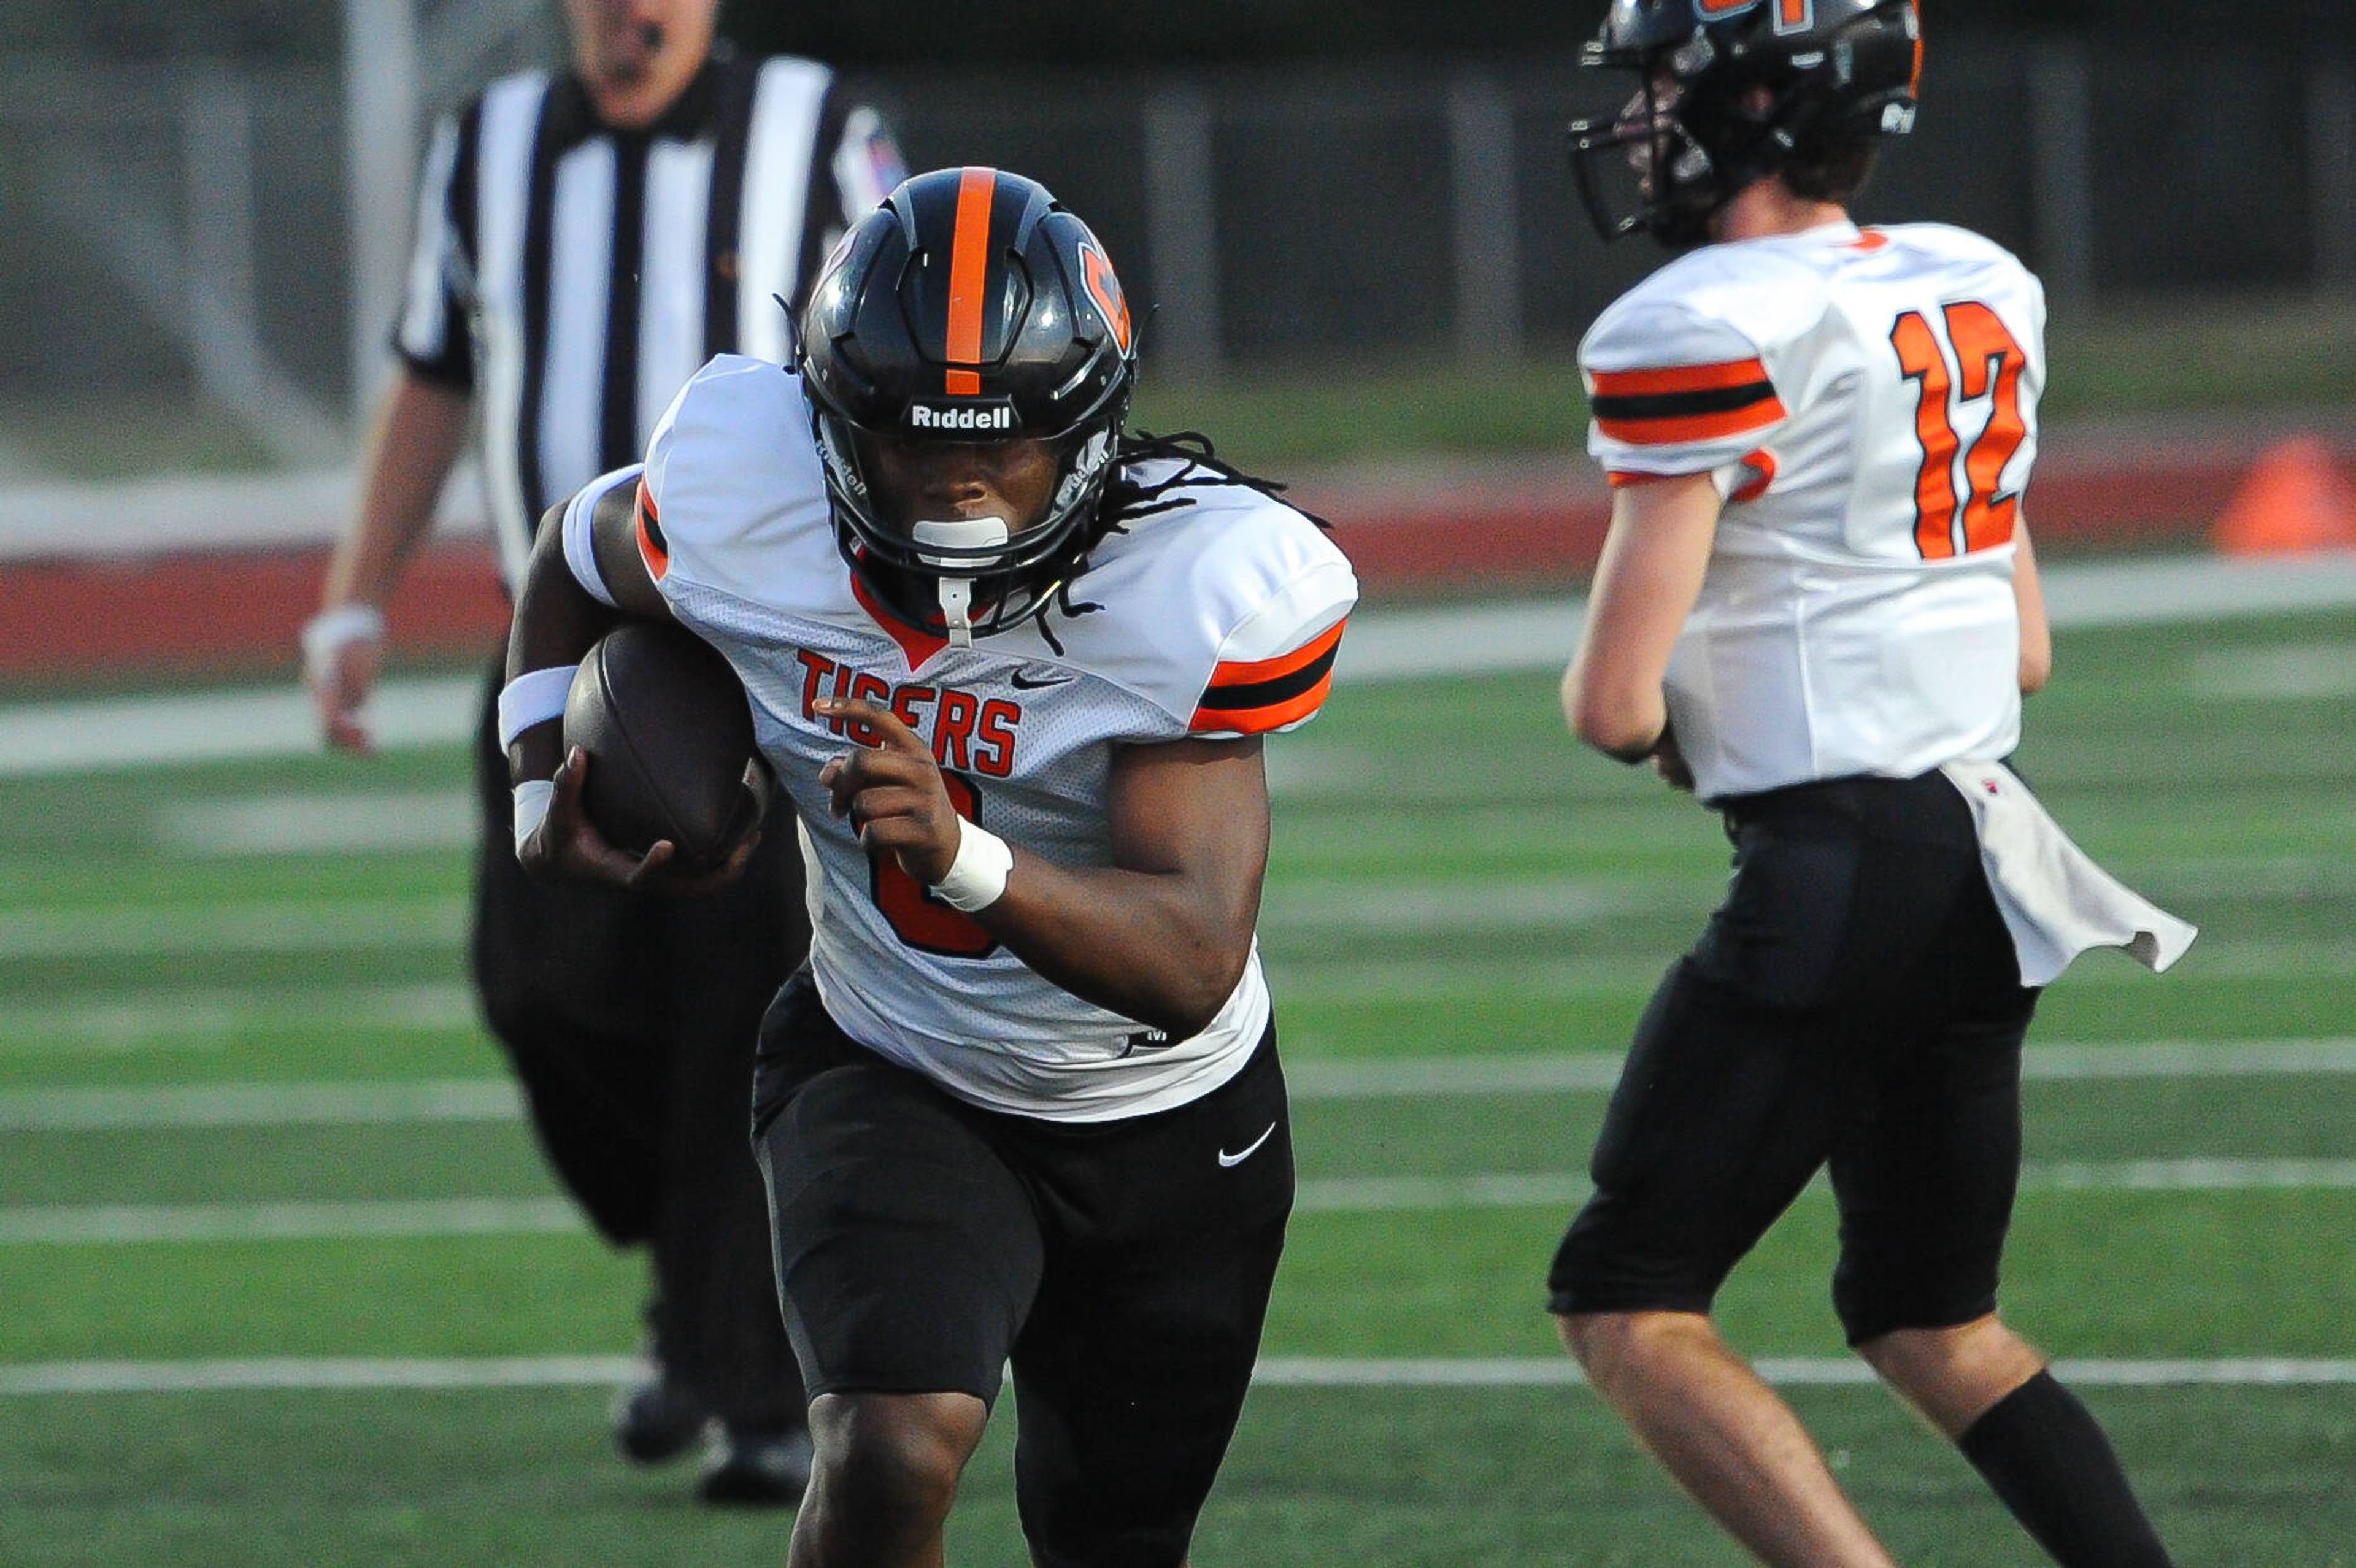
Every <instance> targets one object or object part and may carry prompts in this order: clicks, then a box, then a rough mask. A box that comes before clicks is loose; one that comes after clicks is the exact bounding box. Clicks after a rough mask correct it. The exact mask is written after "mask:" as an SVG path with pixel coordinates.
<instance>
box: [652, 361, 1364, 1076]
mask: <svg viewBox="0 0 2356 1568" xmlns="http://www.w3.org/2000/svg"><path fill="white" fill-rule="evenodd" d="M1183 466H1184V465H1183V464H1180V463H1179V462H1177V461H1176V460H1172V459H1160V460H1151V465H1150V467H1149V470H1148V472H1147V473H1146V474H1144V475H1141V477H1142V478H1146V479H1149V480H1151V479H1167V478H1170V477H1173V476H1174V475H1178V474H1179V473H1180V472H1181V470H1182V469H1183ZM1196 472H1197V473H1199V474H1200V476H1201V479H1202V480H1203V481H1204V482H1203V483H1199V484H1189V485H1183V487H1181V488H1179V489H1176V490H1173V491H1172V492H1171V495H1172V496H1173V497H1175V496H1181V495H1183V496H1185V497H1186V499H1187V500H1188V502H1189V503H1191V504H1189V505H1184V506H1180V507H1175V508H1173V509H1171V510H1168V511H1162V512H1157V513H1155V514H1153V515H1151V516H1148V517H1138V518H1136V519H1134V520H1133V521H1131V522H1130V523H1129V524H1128V525H1127V526H1126V529H1125V531H1116V532H1114V533H1111V534H1108V536H1107V537H1106V539H1104V541H1103V542H1102V543H1101V544H1100V545H1098V547H1097V549H1096V550H1095V551H1094V553H1093V556H1092V558H1091V563H1090V566H1089V568H1088V570H1087V572H1086V573H1085V574H1084V575H1083V576H1081V577H1080V578H1078V579H1077V580H1076V581H1074V582H1073V583H1072V585H1071V594H1070V597H1071V600H1072V601H1073V603H1075V604H1093V605H1096V606H1098V608H1096V609H1094V610H1090V611H1088V612H1087V613H1080V614H1066V613H1062V612H1061V611H1058V610H1050V611H1049V612H1048V615H1049V621H1048V624H1047V625H1046V627H1045V628H1044V630H1043V628H1042V627H1041V625H1040V624H1038V623H1037V622H1032V623H1028V624H1024V625H1022V626H1020V627H1016V628H1013V629H1012V630H1009V631H1006V632H1002V633H998V634H995V635H991V636H987V637H982V638H980V639H977V640H976V642H975V643H974V645H973V646H971V647H970V648H958V647H952V646H949V645H947V644H946V643H945V642H943V641H942V639H941V638H939V637H937V636H936V635H932V634H931V633H929V632H927V631H925V630H921V629H918V628H915V627H911V626H908V625H905V624H902V623H901V622H899V621H898V620H896V619H894V617H893V616H892V615H891V614H890V613H887V612H886V611H884V610H883V608H882V607H881V606H879V605H877V604H875V603H873V601H871V600H870V599H869V597H868V596H867V595H866V593H865V592H863V590H862V589H861V588H860V587H858V586H857V585H856V583H855V581H854V580H853V579H852V578H851V574H850V572H849V571H848V569H847V568H846V567H845V566H844V564H843V561H842V559H841V555H840V554H839V553H838V550H837V548H836V543H835V534H834V525H833V522H832V519H831V517H830V513H829V510H828V506H827V498H826V491H825V487H824V484H823V482H822V480H821V477H820V472H819V456H818V453H817V451H816V448H815V446H814V445H813V443H812V437H811V432H810V421H809V411H808V409H807V407H806V405H805V403H804V401H803V397H802V390H801V386H800V383H799V382H798V380H797V379H795V377H794V375H793V374H792V372H791V371H789V370H786V369H783V368H779V367H777V366H776V365H772V364H768V363H765V362H762V361H757V360H753V359H746V358H739V357H733V356H723V357H720V358H717V359H714V360H713V361H712V363H711V364H709V365H707V366H706V367H704V368H703V369H702V370H701V371H700V372H698V373H697V375H696V376H695V378H694V379H692V380H691V381H690V382H689V383H688V384H687V386H686V388H685V389H683V390H682V391H681V392H680V395H679V398H678V400H676V401H675V402H674V403H673V404H672V405H671V409H670V411H669V413H668V414H667V415H666V416H665V417H664V419H663V421H662V422H661V424H660V425H659V427H658V428H657V430H656V432H655V435H654V439H653V441H652V443H650V445H649V446H648V456H647V462H646V464H645V466H644V470H643V473H642V474H639V473H636V472H634V471H630V470H625V471H623V473H622V474H620V475H615V476H613V481H614V482H623V483H626V482H628V481H629V480H631V479H637V480H638V481H639V491H638V506H639V518H638V526H639V547H640V550H641V552H642V553H643V554H644V555H645V557H646V560H647V563H648V568H649V570H650V571H652V572H653V574H654V576H655V579H656V581H657V582H658V583H659V585H660V587H661V591H662V593H663V596H664V598H665V599H666V600H667V601H668V602H669V604H670V607H671V609H672V612H673V613H675V614H676V615H677V616H678V617H679V619H680V621H681V622H683V623H685V624H687V625H688V626H690V627H691V628H692V629H693V630H694V631H696V632H697V633H699V634H700V635H702V636H703V637H704V638H705V639H706V640H708V641H709V642H711V643H712V645H714V646H715V647H717V648H719V649H720V651H721V652H722V653H723V654H725V655H726V656H727V657H728V659H729V662H730V663H731V664H732V665H734V667H735V669H736V672H737V674H738V675H739V676H740V677H742V678H743V680H744V688H745V690H746V692H747V693H748V694H749V695H750V696H751V699H752V704H753V716H754V726H755V733H756V735H757V736H758V738H759V741H760V744H761V749H762V751H763V752H765V753H766V756H767V757H768V760H769V762H770V763H772V764H773V765H774V766H775V768H776V773H777V777H778V780H779V782H780V783H781V784H782V785H783V787H784V788H785V790H786V792H787V794H788V795H791V797H792V799H793V803H794V805H795V807H796V808H797V810H798V814H799V816H800V818H801V832H802V851H803V857H804V859H805V861H806V862H807V865H808V869H809V906H810V924H811V927H812V930H813V932H814V933H815V934H814V938H813V941H812V944H811V949H810V961H811V965H812V968H813V970H814V972H815V976H816V978H817V981H818V987H819V996H820V997H821V998H822V999H823V1000H824V1002H825V1004H826V1008H827V1010H828V1012H829V1013H830V1015H831V1016H832V1017H833V1018H834V1019H835V1021H836V1022H838V1023H839V1024H841V1026H842V1028H843V1029H844V1030H845V1031H846V1032H848V1033H849V1034H850V1035H851V1037H852V1038H853V1039H855V1040H859V1041H861V1042H862V1044H865V1045H867V1046H868V1047H870V1048H871V1049H873V1050H874V1051H877V1052H879V1053H881V1054H882V1055H883V1056H885V1057H887V1058H889V1059H891V1060H893V1061H898V1062H900V1063H902V1064H904V1065H905V1066H908V1067H910V1068H913V1069H915V1070H916V1071H918V1072H923V1073H925V1074H926V1076H928V1077H930V1078H931V1079H933V1080H934V1081H936V1082H937V1083H940V1084H941V1086H942V1087H943V1088H945V1089H947V1090H948V1091H949V1092H950V1093H955V1094H957V1095H958V1096H959V1097H960V1098H963V1099H965V1100H968V1101H969V1102H971V1103H973V1104H979V1105H982V1106H985V1107H988V1108H990V1109H991V1110H998V1111H1008V1112H1014V1113H1018V1114H1021V1115H1032V1116H1041V1117H1047V1118H1051V1119H1055V1120H1059V1121H1075V1122H1091V1121H1103V1120H1108V1119H1111V1118H1115V1117H1122V1116H1133V1115H1142V1114H1144V1113H1147V1112H1151V1111H1157V1110H1162V1109H1165V1108H1168V1107H1170V1106H1173V1105H1178V1104H1185V1103H1186V1102H1188V1101H1190V1100H1193V1099H1195V1098H1197V1097H1199V1096H1200V1095H1203V1094H1205V1093H1209V1092H1210V1091H1211V1090H1213V1089H1215V1088H1216V1087H1218V1085H1219V1084H1221V1083H1225V1082H1226V1080H1227V1079H1228V1078H1230V1077H1231V1076H1233V1075H1234V1074H1235V1073H1236V1072H1237V1071H1239V1070H1240V1069H1241V1068H1242V1066H1243V1064H1244V1062H1245V1061H1247V1060H1248V1057H1249V1056H1250V1054H1251V1051H1252V1050H1253V1048H1254V1047H1255V1046H1256V1045H1257V1044H1258V1041H1259V1038H1260V1036H1261V1034H1262V1032H1263V1031H1264V1029H1266V1026H1267V1023H1268V1019H1269V996H1268V987H1267V984H1266V982H1265V980H1264V979H1263V977H1262V975H1261V971H1260V964H1259V956H1258V951H1257V949H1255V951H1254V953H1253V955H1252V957H1251V959H1250V961H1249V962H1248V964H1247V965H1246V966H1245V969H1244V975H1243V978H1242V979H1241V981H1240V982H1238V984H1237V987H1236V989H1235V991H1234V993H1233V994H1232V995H1231V996H1230V997H1228V999H1227V1002H1226V1006H1225V1008H1223V1009H1222V1010H1221V1012H1220V1013H1219V1015H1218V1017H1217V1018H1216V1019H1215V1020H1213V1022H1212V1023H1211V1025H1210V1027H1209V1028H1207V1029H1205V1030H1203V1031H1202V1032H1201V1033H1200V1034H1197V1035H1195V1036H1194V1038H1192V1039H1190V1040H1179V1041H1174V1042H1173V1041H1172V1040H1168V1039H1166V1038H1165V1037H1163V1036H1162V1034H1161V1033H1160V1032H1159V1031H1156V1030H1154V1029H1149V1028H1147V1027H1145V1026H1144V1025H1142V1024H1140V1023H1139V1022H1137V1021H1136V1020H1135V1019H1128V1018H1124V1017H1122V1016H1120V1015H1119V1014H1117V1013H1114V1012H1110V1011H1108V1010H1107V1009H1105V1008H1100V1007H1098V1006H1096V1005H1095V1004H1094V1003H1091V1002H1087V1001H1083V1000H1082V999H1081V998H1079V997H1076V996H1074V995H1072V994H1071V993H1070V992H1068V991H1066V990H1064V989H1062V988H1061V987H1057V986H1055V985H1054V984H1052V983H1050V982H1049V981H1047V980H1044V979H1043V978H1041V977H1040V976H1037V975H1036V974H1034V973H1033V972H1032V971H1031V970H1030V969H1029V968H1028V967H1026V966H1025V965H1023V963H1022V961H1021V960H1020V959H1018V958H1016V957H1015V956H1014V955H1012V954H1011V953H1009V952H1008V951H1006V949H1005V948H1003V947H1001V946H1000V945H999V944H997V942H996V941H995V940H993V939H992V938H991V935H990V933H988V932H987V931H986V930H984V929H983V928H982V927H981V926H980V924H979V923H976V922H975V921H973V920H971V919H969V917H967V916H965V915H962V914H960V913H958V912H957V911H955V910H953V909H950V908H949V907H948V905H946V904H944V903H942V902H940V901H938V900H937V899H936V898H934V897H933V896H932V895H931V894H930V893H929V892H928V891H926V890H925V889H924V888H922V887H920V886H919V885H918V884H917V883H916V881H915V880H914V879H912V878H910V877H909V876H908V875H907V874H906V873H905V871H903V870H902V869H900V867H899V864H898V862H897V861H896V860H894V859H892V858H891V857H889V856H883V857H878V858H874V859H871V858H870V857H869V856H868V854H867V852H866V851H865V850H864V849H862V848H861V847H860V845H859V842H858V840H857V839H856V838H855V837H853V836H852V834H851V827H850V825H849V824H848V823H847V822H845V821H841V820H839V819H837V818H835V817H833V816H829V815H828V812H827V795H826V792H825V791H824V790H822V789H820V788H819V784H818V774H819V768H820V767H822V766H823V765H824V764H825V763H826V762H827V760H828V759H829V758H830V757H833V756H835V755H838V754H839V753H841V752H843V751H844V750H846V749H847V748H848V747H849V746H850V745H851V743H852V738H851V737H849V736H847V735H846V734H845V733H844V732H843V730H842V727H841V721H839V720H838V721H836V722H835V723H834V724H833V725H831V726H830V724H829V722H828V721H827V720H822V719H819V718H816V717H814V716H813V713H812V704H813V703H814V702H815V701H816V700H817V699H819V697H821V696H847V697H851V698H863V699H869V700H872V701H873V702H875V703H877V704H878V705H880V706H884V707H888V708H890V709H892V710H893V711H894V713H896V714H898V715H899V716H900V718H901V719H902V720H905V722H906V723H907V725H908V726H909V728H911V729H912V730H914V731H916V733H917V734H918V735H920V736H922V737H923V738H924V739H925V740H926V741H928V742H929V743H930V745H931V747H932V750H933V753H934V755H935V757H936V758H937V759H938V760H939V762H940V764H941V767H942V770H943V772H944V773H945V774H946V776H947V777H948V782H949V788H950V793H951V795H952V796H953V797H954V798H955V800H956V802H957V805H958V809H959V811H960V812H961V813H962V814H963V815H965V816H967V817H969V819H971V820H972V821H974V822H975V823H977V824H978V825H980V826H981V827H987V828H989V829H990V830H991V832H993V833H996V834H998V835H999V836H1000V837H1003V838H1005V839H1007V840H1008V841H1009V842H1011V843H1012V844H1015V845H1017V846H1020V847H1021V848H1023V850H1025V851H1027V852H1029V853H1032V854H1036V855H1038V856H1040V857H1042V858H1043V859H1049V860H1053V861H1055V862H1058V863H1060V864H1063V865H1067V866H1101V865H1108V864H1109V863H1110V862H1111V859H1112V846H1111V842H1110V837H1109V831H1108V820H1107V809H1106V807H1107V801H1106V786H1107V783H1108V777H1109V773H1110V769H1111V766H1112V760H1113V752H1114V748H1115V747H1117V746H1122V745H1133V744H1152V743H1156V742H1163V741H1180V740H1184V739H1187V738H1189V737H1197V738H1211V737H1233V736H1239V735H1253V734H1262V733H1268V732H1272V731H1283V730H1290V729H1292V728H1294V727H1295V726H1297V725H1300V724H1302V723H1305V722H1307V720H1309V719H1310V718H1311V716H1312V715H1313V714H1314V713H1315V712H1316V710H1317V709H1318V707H1319V706H1320V705H1321V704H1322V703H1323V700H1324V698H1325V693H1326V691H1327V689H1328V688H1329V686H1330V685H1331V682H1332V670H1333V653H1334V649H1335V647H1336V645H1338V644H1339V643H1340V641H1341V637H1342V629H1343V624H1344V620H1345V618H1346V617H1347V616H1348V614H1349V613H1350V609H1351V606H1352V605H1353V604H1354V603H1355V601H1356V597H1357V584H1356V581H1355V578H1354V577H1353V575H1352V573H1351V571H1350V566H1349V563H1348V561H1347V560H1344V557H1343V555H1342V553H1341V551H1340V550H1338V549H1335V548H1334V547H1333V544H1332V543H1331V542H1329V541H1328V540H1327V539H1326V538H1325V536H1324V534H1323V532H1321V531H1320V530H1319V529H1318V528H1317V527H1316V526H1315V525H1314V524H1312V523H1311V522H1310V521H1309V520H1308V519H1307V518H1306V517H1303V516H1302V515H1301V513H1299V512H1298V511H1295V510H1294V509H1293V508H1291V507H1288V506H1285V505H1284V504H1283V503H1281V502H1280V501H1277V500H1274V499H1271V498H1270V497H1269V496H1266V495H1264V494H1262V493H1260V492H1259V491H1257V490H1253V489H1249V488H1247V487H1244V486H1240V485H1232V484H1220V483H1213V482H1212V481H1215V480H1216V478H1217V475H1214V474H1212V473H1211V472H1210V471H1208V470H1197V471H1196Z"/></svg>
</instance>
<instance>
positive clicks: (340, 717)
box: [303, 370, 472, 752]
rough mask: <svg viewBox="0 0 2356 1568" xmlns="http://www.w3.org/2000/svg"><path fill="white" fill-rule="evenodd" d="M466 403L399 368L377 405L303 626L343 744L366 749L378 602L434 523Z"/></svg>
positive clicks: (380, 650) (308, 658)
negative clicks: (363, 473)
mask: <svg viewBox="0 0 2356 1568" xmlns="http://www.w3.org/2000/svg"><path fill="white" fill-rule="evenodd" d="M471 406H472V400H471V399H470V398H469V397H468V396H467V394H466V393H464V392H460V391H454V390H451V389H448V388H445V387H443V386H440V385H437V384H436V383H434V382H433V381H429V380H427V379H424V378H423V377H422V376H419V375H416V374H415V373H413V372H411V371H407V370H404V371H402V373H401V375H400V376H399V377H398V378H397V379H395V380H394V382H393V384H392V387H391V390H390V391H388V392H387V393H386V394H385V400H384V403H383V406H382V407H381V408H380V410H379V411H378V413H377V421H376V426H375V429H374V431H373V432H371V434H370V436H369V457H368V464H367V473H368V479H367V483H366V485H365V486H364V487H363V489H362V491H361V494H360V507H359V516H358V517H355V518H354V520H353V523H352V526H351V528H350V529H349V530H348V532H346V533H345V534H344V536H343V537H342V538H341V539H337V541H336V550H335V554H334V555H333V557H331V558H330V559H329V560H328V562H327V581H326V583H325V584H324V586H323V587H322V590H321V592H320V595H319V613H318V614H317V615H316V616H315V617H313V618H312V620H311V622H310V624H308V625H306V626H305V627H304V629H303V673H304V678H305V681H306V682H307V683H308V684H309V686H310V688H311V696H312V699H313V701H314V702H315V703H316V705H317V708H318V711H319V726H320V731H321V732H322V733H323V734H324V735H325V736H326V737H327V743H328V744H329V745H331V746H334V747H336V748H337V749H338V750H340V751H347V752H368V751H369V750H370V749H371V748H372V742H371V740H370V737H369V732H368V726H367V725H366V724H365V723H364V722H363V721H362V720H361V718H360V709H361V707H362V705H363V704H365V703H366V702H367V701H368V698H369V693H370V692H371V691H373V690H374V689H375V688H376V678H377V673H378V670H379V668H380V666H381V664H382V660H383V655H384V603H385V601H387V600H388V599H390V598H391V597H392V591H393V588H394V585H395V584H397V583H398V582H400V581H401V577H402V572H403V571H406V570H407V569H408V566H409V562H410V560H411V558H412V556H414V555H415V554H416V553H417V547H418V545H419V544H420V543H422V542H423V539H424V538H425V536H426V535H427V534H428V533H430V532H431V531H432V530H433V527H434V502H435V500H436V499H437V498H438V497H439V496H441V494H442V485H443V482H444V480H446V479H447V478H448V477H449V475H450V469H451V467H452V465H453V464H455V463H456V461H457V458H458V449H459V447H460V446H461V445H462V444H464V443H465V441H466V415H467V411H468V410H469V408H470V407H471Z"/></svg>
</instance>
